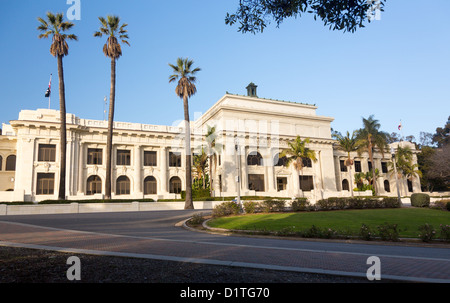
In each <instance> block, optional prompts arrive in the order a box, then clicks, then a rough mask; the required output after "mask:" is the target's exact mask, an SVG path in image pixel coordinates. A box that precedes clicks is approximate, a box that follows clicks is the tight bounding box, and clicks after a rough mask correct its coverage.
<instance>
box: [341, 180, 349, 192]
mask: <svg viewBox="0 0 450 303" xmlns="http://www.w3.org/2000/svg"><path fill="white" fill-rule="evenodd" d="M342 190H350V187H349V184H348V180H347V179H344V180H342Z"/></svg>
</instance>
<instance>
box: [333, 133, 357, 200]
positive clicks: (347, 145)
mask: <svg viewBox="0 0 450 303" xmlns="http://www.w3.org/2000/svg"><path fill="white" fill-rule="evenodd" d="M333 137H334V138H335V139H336V140H337V142H338V148H339V149H341V150H343V151H344V152H346V153H347V159H346V160H345V162H344V164H345V166H347V167H348V168H349V170H350V191H351V193H352V197H353V180H352V165H353V160H352V158H351V157H350V153H351V152H354V151H356V150H357V149H358V147H357V145H356V133H355V132H353V133H352V135H351V136H350V133H349V132H348V131H347V135H346V136H345V137H344V136H342V135H341V134H340V133H334V134H333Z"/></svg>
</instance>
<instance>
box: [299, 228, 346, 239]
mask: <svg viewBox="0 0 450 303" xmlns="http://www.w3.org/2000/svg"><path fill="white" fill-rule="evenodd" d="M298 234H299V235H300V236H301V237H304V238H324V239H330V238H333V237H336V236H337V234H338V233H337V231H335V230H333V229H331V228H324V229H321V228H319V227H317V226H315V225H313V226H311V227H310V228H308V229H306V230H303V231H300V232H298Z"/></svg>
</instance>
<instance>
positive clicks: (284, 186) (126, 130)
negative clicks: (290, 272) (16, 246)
mask: <svg viewBox="0 0 450 303" xmlns="http://www.w3.org/2000/svg"><path fill="white" fill-rule="evenodd" d="M316 109H317V107H316V106H314V105H309V104H302V103H295V102H287V101H279V100H271V99H264V98H259V97H257V94H256V85H254V84H253V83H250V84H249V86H248V87H247V95H246V96H241V95H234V94H229V93H226V94H225V95H224V96H223V97H222V98H221V99H220V100H219V101H217V102H216V103H215V104H214V105H213V106H212V107H211V108H210V109H208V110H207V111H206V112H205V113H204V114H202V115H201V116H200V117H198V118H197V119H195V121H191V134H192V139H191V148H192V150H193V152H194V153H196V152H198V151H199V150H200V146H202V145H203V146H206V145H207V144H206V132H207V127H208V126H209V127H212V126H215V128H216V132H215V134H216V136H217V137H216V141H217V143H218V144H217V146H218V148H216V149H215V155H216V156H215V158H214V159H215V161H213V163H212V171H213V172H212V175H213V177H212V179H213V189H214V191H213V194H214V196H216V197H218V196H223V197H225V196H226V197H230V196H236V195H237V184H238V183H237V182H236V176H237V172H238V171H239V175H240V180H241V182H240V183H239V184H240V187H241V188H240V194H241V195H242V196H271V197H293V196H304V197H308V198H309V199H310V201H312V202H314V201H317V200H318V199H322V198H328V197H336V196H349V195H350V191H349V186H350V184H349V183H350V177H349V172H348V171H347V169H346V167H345V166H344V165H343V161H344V160H345V159H346V157H347V155H346V153H344V152H342V151H340V150H339V149H338V148H337V147H336V141H335V140H333V139H332V137H331V122H332V121H333V118H330V117H324V116H318V115H317V114H316ZM59 128H60V127H59V111H57V110H51V109H38V110H22V111H21V112H20V113H19V118H18V119H17V120H12V121H10V124H3V127H2V129H3V131H2V135H0V201H6V202H8V201H42V200H47V199H57V195H58V186H59V182H58V180H59V164H60V161H59V144H60V142H59ZM183 129H184V128H183V127H182V126H164V125H148V124H138V123H131V122H114V137H113V159H112V160H113V161H112V163H113V169H112V196H113V198H123V199H142V198H152V199H155V200H157V199H172V198H180V191H181V190H184V189H185V187H186V184H185V170H184V168H185V163H184V162H185V157H184V155H185V150H184V148H183V147H184V143H183V142H184V141H183V140H184V130H183ZM297 135H300V137H301V138H302V139H305V138H310V144H309V146H308V147H309V148H311V149H313V150H314V151H315V152H316V157H317V161H316V162H311V161H304V164H305V167H304V168H303V170H302V171H301V172H300V174H299V175H297V173H296V172H295V170H294V168H293V167H292V166H289V167H286V166H285V165H283V161H279V159H278V154H279V153H280V152H281V151H282V150H283V149H285V148H287V142H289V141H292V140H294V139H295V138H296V136H297ZM106 137H107V121H101V120H87V119H81V118H79V117H76V116H75V115H73V114H67V168H66V169H67V176H66V195H67V199H69V200H80V199H94V198H102V197H103V193H104V191H105V182H104V180H105V172H106ZM397 144H398V143H394V144H392V145H391V146H393V147H394V148H395V147H396V146H397ZM402 144H408V145H409V146H410V147H411V149H412V150H413V151H414V161H415V162H417V158H416V153H417V151H416V150H415V147H414V145H413V144H410V143H407V142H403V143H402ZM236 146H237V152H236ZM352 157H353V158H354V159H355V164H354V165H353V167H352V173H353V174H354V173H355V171H356V172H358V171H362V172H367V171H368V170H369V165H370V163H369V161H368V156H367V154H362V155H361V156H358V154H356V153H354V154H352ZM390 161H391V155H390V154H389V153H387V154H384V156H383V155H381V154H380V153H375V155H374V162H375V163H374V165H375V168H378V169H379V171H380V177H378V179H377V185H378V188H379V191H380V194H381V195H390V196H396V195H397V187H396V180H395V176H394V175H393V174H391V173H389V172H388V171H387V163H388V162H390ZM353 180H354V178H353ZM354 187H356V185H355V186H354ZM400 188H401V195H402V196H406V195H410V194H411V193H412V192H420V180H419V179H418V177H414V178H413V179H412V180H407V179H405V178H403V179H401V180H400ZM367 194H368V193H367V192H355V195H367ZM369 194H370V192H369Z"/></svg>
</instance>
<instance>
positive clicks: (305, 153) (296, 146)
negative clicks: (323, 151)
mask: <svg viewBox="0 0 450 303" xmlns="http://www.w3.org/2000/svg"><path fill="white" fill-rule="evenodd" d="M309 143H310V140H309V138H306V139H305V140H302V139H301V138H300V136H297V138H295V140H293V141H292V142H288V148H287V149H285V150H283V151H282V152H281V154H280V156H279V157H280V158H283V157H286V166H289V165H290V164H291V163H292V165H293V166H294V168H295V172H296V175H295V178H299V173H300V172H301V171H302V170H303V160H304V159H311V160H312V161H314V162H315V161H317V158H316V153H315V151H313V150H312V149H309V148H308V147H306V144H309ZM300 188H301V184H300ZM295 191H296V192H298V189H295Z"/></svg>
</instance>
